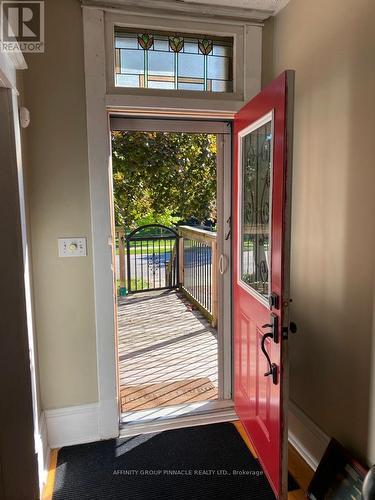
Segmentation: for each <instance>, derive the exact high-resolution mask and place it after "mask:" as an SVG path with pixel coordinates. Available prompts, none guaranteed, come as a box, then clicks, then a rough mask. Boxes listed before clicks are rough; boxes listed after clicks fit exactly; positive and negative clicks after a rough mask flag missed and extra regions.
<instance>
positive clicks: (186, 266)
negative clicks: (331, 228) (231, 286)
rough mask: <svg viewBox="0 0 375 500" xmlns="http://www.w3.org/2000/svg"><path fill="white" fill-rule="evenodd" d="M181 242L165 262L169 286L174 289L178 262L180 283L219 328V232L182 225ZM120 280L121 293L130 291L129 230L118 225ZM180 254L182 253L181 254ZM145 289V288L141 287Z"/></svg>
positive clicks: (180, 228) (190, 299)
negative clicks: (217, 234)
mask: <svg viewBox="0 0 375 500" xmlns="http://www.w3.org/2000/svg"><path fill="white" fill-rule="evenodd" d="M178 232H179V242H178V246H177V245H175V246H173V247H171V249H170V255H169V258H168V261H167V262H166V263H165V271H164V272H165V280H166V283H165V286H166V287H170V288H172V287H173V286H170V285H172V282H173V281H174V278H173V276H174V274H175V266H176V265H177V262H178V286H179V289H180V290H181V291H182V292H183V293H184V295H185V296H186V297H187V299H188V300H189V301H190V302H192V303H193V304H194V305H195V306H196V307H198V308H199V309H200V310H201V312H202V313H203V314H204V315H205V316H206V317H207V319H209V320H210V321H211V324H212V325H213V326H214V327H215V326H216V324H217V308H218V299H217V296H218V288H217V241H216V233H215V232H212V231H206V230H203V229H199V228H196V227H192V226H180V227H179V230H178ZM115 236H116V248H117V252H116V279H117V284H118V290H119V294H120V295H125V294H126V293H128V292H129V291H134V290H129V285H128V282H129V277H128V273H129V270H128V269H127V267H128V266H127V265H126V261H127V244H126V235H125V230H124V228H122V227H116V230H115ZM177 254H178V255H177ZM140 288H141V289H142V287H140Z"/></svg>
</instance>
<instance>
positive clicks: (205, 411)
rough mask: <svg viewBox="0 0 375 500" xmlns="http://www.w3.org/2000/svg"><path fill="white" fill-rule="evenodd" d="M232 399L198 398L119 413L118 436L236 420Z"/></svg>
mask: <svg viewBox="0 0 375 500" xmlns="http://www.w3.org/2000/svg"><path fill="white" fill-rule="evenodd" d="M237 418H238V417H237V415H236V413H235V411H234V404H233V401H231V400H225V401H200V402H199V403H191V404H180V405H175V406H165V407H159V408H153V409H151V410H141V411H134V412H128V413H122V414H121V421H120V437H127V436H135V435H137V434H148V433H153V432H161V431H165V430H170V429H179V428H183V427H192V426H196V425H206V424H214V423H219V422H231V421H234V420H237Z"/></svg>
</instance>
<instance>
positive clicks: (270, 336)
mask: <svg viewBox="0 0 375 500" xmlns="http://www.w3.org/2000/svg"><path fill="white" fill-rule="evenodd" d="M267 339H273V333H272V332H269V333H265V334H264V335H263V337H262V342H261V345H260V347H261V349H262V352H263V354H264V355H265V357H266V359H267V362H268V365H269V370H268V371H267V372H266V373H265V374H264V376H265V377H268V376H269V375H272V382H273V383H274V384H275V385H276V384H277V365H276V364H275V363H271V359H270V357H269V356H268V352H267V351H266V348H265V345H264V344H265V342H266V340H267Z"/></svg>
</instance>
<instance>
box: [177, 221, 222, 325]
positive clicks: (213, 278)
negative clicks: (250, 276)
mask: <svg viewBox="0 0 375 500" xmlns="http://www.w3.org/2000/svg"><path fill="white" fill-rule="evenodd" d="M179 234H180V241H179V253H180V262H179V267H180V269H179V276H180V289H181V290H182V291H183V292H184V293H185V295H186V296H187V298H188V299H189V300H191V302H193V303H194V304H195V305H196V306H197V307H198V308H199V309H200V310H201V311H202V312H203V314H205V316H206V317H208V319H209V320H210V321H211V323H212V325H213V326H216V323H217V241H216V233H214V232H212V231H206V230H204V229H198V228H195V227H191V226H180V228H179Z"/></svg>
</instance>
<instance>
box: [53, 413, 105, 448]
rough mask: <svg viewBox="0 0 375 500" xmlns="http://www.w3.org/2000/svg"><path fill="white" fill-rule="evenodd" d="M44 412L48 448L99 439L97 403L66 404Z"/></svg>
mask: <svg viewBox="0 0 375 500" xmlns="http://www.w3.org/2000/svg"><path fill="white" fill-rule="evenodd" d="M44 413H45V418H46V423H47V433H48V444H49V446H50V448H61V447H62V446H70V445H75V444H82V443H90V442H93V441H99V440H100V433H99V413H100V406H99V403H91V404H85V405H80V406H68V407H65V408H58V409H56V410H46V411H45V412H44Z"/></svg>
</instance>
